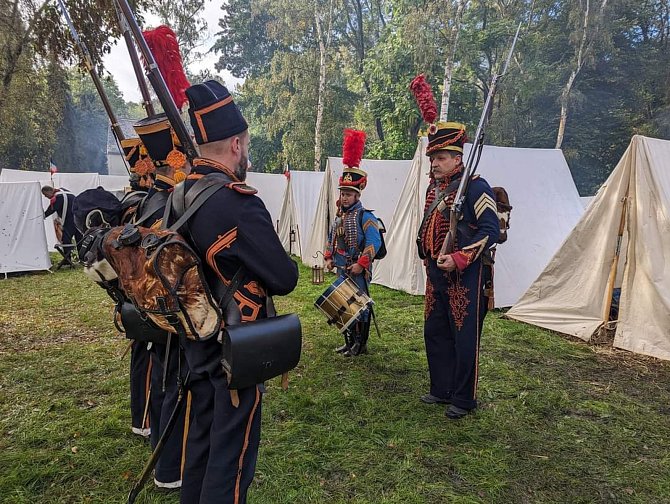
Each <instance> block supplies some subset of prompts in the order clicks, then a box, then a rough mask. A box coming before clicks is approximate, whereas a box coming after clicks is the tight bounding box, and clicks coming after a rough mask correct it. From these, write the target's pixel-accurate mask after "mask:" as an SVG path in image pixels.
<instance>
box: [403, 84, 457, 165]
mask: <svg viewBox="0 0 670 504" xmlns="http://www.w3.org/2000/svg"><path fill="white" fill-rule="evenodd" d="M410 89H411V90H412V93H413V94H414V98H415V99H416V102H417V104H418V105H419V109H420V110H421V116H422V117H423V120H424V121H426V122H427V123H428V125H429V126H428V147H427V148H426V155H428V156H430V155H431V154H433V153H435V152H437V151H441V150H450V151H455V152H459V153H461V154H463V145H465V143H466V142H467V141H468V137H467V135H466V134H465V125H464V124H462V123H459V122H453V121H450V122H444V121H437V122H436V119H437V104H436V103H435V97H434V96H433V91H432V89H431V88H430V84H428V82H426V77H425V76H424V75H423V74H420V75H418V76H417V77H415V78H414V80H412V83H411V84H410Z"/></svg>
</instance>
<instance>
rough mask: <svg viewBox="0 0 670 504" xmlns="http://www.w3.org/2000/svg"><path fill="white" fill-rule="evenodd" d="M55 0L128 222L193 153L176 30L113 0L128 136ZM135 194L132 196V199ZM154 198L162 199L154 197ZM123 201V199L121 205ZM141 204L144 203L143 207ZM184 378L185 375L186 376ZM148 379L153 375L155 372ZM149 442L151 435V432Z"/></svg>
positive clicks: (142, 349) (181, 172) (174, 179)
mask: <svg viewBox="0 0 670 504" xmlns="http://www.w3.org/2000/svg"><path fill="white" fill-rule="evenodd" d="M58 1H59V3H60V6H61V9H62V13H63V16H64V17H65V20H66V22H67V24H68V26H69V28H70V31H71V33H72V37H73V39H74V41H75V43H76V44H77V46H78V47H79V49H80V50H81V52H82V54H83V57H84V63H85V65H86V67H87V69H88V70H89V73H90V75H91V77H92V79H93V81H94V83H95V85H96V88H97V90H98V93H99V95H100V98H101V100H102V101H103V104H104V105H105V110H106V111H107V114H108V116H109V119H110V122H111V125H112V131H113V133H114V135H115V137H116V139H117V141H118V143H119V144H120V146H121V148H122V149H123V153H124V157H125V160H126V162H127V164H128V166H129V170H128V171H129V173H130V180H131V187H132V188H133V189H134V190H135V191H134V192H131V193H129V194H127V195H126V197H124V201H126V200H128V201H131V199H132V202H134V203H135V207H134V208H130V207H129V208H128V212H127V213H124V219H123V220H124V221H125V222H129V221H130V220H131V219H133V218H135V219H137V218H138V217H137V216H136V215H135V216H134V215H133V214H134V213H135V210H136V209H137V208H138V206H141V208H142V211H141V212H139V214H140V216H141V215H143V214H144V212H143V211H144V210H146V209H148V208H152V206H151V204H152V198H153V197H154V196H160V193H162V194H163V195H165V194H166V193H167V192H168V190H167V189H166V187H169V186H174V184H175V183H178V182H180V181H181V180H183V179H184V178H185V177H186V174H185V169H186V168H187V166H188V162H189V161H191V160H192V159H194V158H195V157H196V156H197V151H196V147H195V144H194V142H193V140H192V138H191V136H190V135H189V133H188V130H187V129H186V126H185V125H184V122H183V121H182V119H181V116H180V113H179V109H180V108H181V107H182V106H183V105H184V104H185V103H186V101H187V99H186V94H185V91H186V89H187V88H188V87H189V86H190V84H189V82H188V80H187V78H186V75H185V73H184V70H183V67H182V64H181V56H180V54H179V47H178V44H177V38H176V35H175V34H174V32H172V30H170V29H169V28H168V27H165V26H161V27H158V28H157V29H155V30H150V31H145V32H142V31H141V30H140V27H139V26H138V24H137V21H136V19H135V16H134V14H133V12H132V10H131V8H130V6H129V5H128V3H127V1H126V0H116V3H115V5H116V7H117V14H118V17H119V26H120V30H121V33H122V34H123V37H124V39H125V41H126V44H127V47H128V51H129V54H130V58H131V62H132V64H133V69H134V70H135V74H136V77H137V81H138V85H139V88H140V91H141V93H142V98H143V105H144V107H145V109H146V112H147V117H146V118H145V119H142V120H141V121H139V122H138V123H136V124H134V126H133V127H134V129H135V132H136V133H137V135H138V137H135V138H126V137H125V135H124V133H123V131H122V130H121V128H120V126H119V123H118V121H117V119H116V116H115V115H114V112H113V110H112V108H111V106H110V104H109V100H108V99H107V97H106V95H105V92H104V89H103V87H102V84H101V82H100V79H99V77H98V75H97V73H96V72H95V70H94V67H93V64H92V61H91V57H90V54H89V52H88V50H87V48H86V46H85V45H84V44H83V42H82V41H81V40H80V39H79V36H78V34H77V32H76V30H75V28H74V26H73V24H72V22H71V20H70V17H69V15H68V12H67V9H66V7H65V5H64V3H63V0H58ZM137 50H139V54H140V55H141V57H142V60H143V62H144V73H143V70H142V63H141V61H140V58H139V55H138V52H137ZM145 77H146V78H147V79H148V81H149V82H150V83H151V85H152V87H153V88H154V91H155V93H156V95H157V97H158V99H159V101H160V103H161V105H162V108H163V110H164V111H165V112H164V113H161V114H157V113H156V111H155V110H154V108H153V105H152V103H151V96H150V94H149V90H148V87H147V84H146V81H145ZM166 82H167V84H166ZM154 181H155V182H156V185H155V186H154V187H153V189H152V190H151V191H150V192H149V193H148V194H147V193H144V192H141V190H142V189H149V188H150V187H151V185H152V184H153V183H154ZM134 196H135V198H134V199H133V197H134ZM156 199H157V200H160V198H158V197H157V198H156ZM124 201H122V207H123V203H124ZM145 206H146V208H144V207H145ZM147 212H148V210H147ZM134 222H137V221H134ZM138 342H139V341H136V342H134V343H133V354H134V356H131V361H132V362H140V361H142V362H144V361H146V362H148V346H147V345H146V344H144V345H135V343H138ZM166 347H167V348H166V351H165V361H164V362H165V372H167V362H168V352H169V348H170V340H169V338H168V342H167V344H166ZM135 367H137V368H139V367H140V366H134V365H133V364H132V363H131V389H133V383H143V382H145V381H146V374H145V375H144V377H145V379H142V377H140V376H136V374H137V373H135V372H134V370H135ZM144 369H145V370H146V369H147V366H144ZM145 373H146V372H145ZM187 380H188V378H186V381H187ZM151 381H153V377H152V378H151ZM165 383H166V374H165V373H164V374H163V390H164V391H165ZM176 386H177V387H178V389H179V396H178V399H177V403H176V404H175V405H174V408H175V409H174V412H173V414H172V415H171V416H170V418H169V420H168V421H167V424H166V425H165V426H163V425H162V421H161V431H162V433H161V435H160V439H159V440H158V441H157V443H156V446H155V449H154V452H153V454H152V456H151V458H150V459H149V461H148V462H147V465H146V467H145V469H144V470H143V472H142V474H141V475H140V476H139V478H138V480H137V482H136V483H135V485H134V486H133V488H132V490H131V493H130V495H129V497H128V502H129V503H132V502H133V501H134V500H135V498H136V496H137V495H138V493H139V492H140V490H141V489H142V487H143V485H144V483H145V482H146V481H147V479H148V478H149V477H150V475H151V471H152V469H153V467H154V465H155V464H156V461H157V460H158V457H159V455H160V453H161V451H162V448H163V446H164V442H163V441H164V439H165V440H166V439H168V437H169V436H170V432H171V431H172V429H173V427H174V426H175V424H176V422H177V419H178V417H179V415H178V411H179V408H180V407H181V405H182V404H183V397H184V394H183V388H182V386H181V382H180V380H177V384H176ZM131 395H132V394H131ZM150 395H151V392H150V390H149V392H146V393H145V397H144V401H145V404H147V405H148V403H149V401H150ZM152 405H153V403H152ZM152 407H153V406H152ZM136 409H137V408H133V401H132V400H131V410H136ZM143 410H144V415H141V413H140V415H139V416H140V417H142V418H141V428H139V431H138V430H137V429H136V428H135V425H133V432H137V433H141V434H143V435H144V431H145V430H146V429H145V427H146V424H145V423H146V418H147V411H148V409H147V407H146V406H145V407H144V408H143ZM134 423H135V422H134ZM152 423H153V422H152ZM153 444H154V439H153V436H152V445H153ZM156 474H157V473H156ZM156 484H157V485H158V484H159V482H158V480H156ZM166 484H169V485H172V484H176V481H167V482H166Z"/></svg>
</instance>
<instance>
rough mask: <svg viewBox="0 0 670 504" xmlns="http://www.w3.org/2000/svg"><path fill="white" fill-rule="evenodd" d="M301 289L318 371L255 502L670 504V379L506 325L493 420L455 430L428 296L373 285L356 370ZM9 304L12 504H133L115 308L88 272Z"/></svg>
mask: <svg viewBox="0 0 670 504" xmlns="http://www.w3.org/2000/svg"><path fill="white" fill-rule="evenodd" d="M301 274H302V278H301V281H300V285H299V287H298V288H297V289H296V291H295V292H294V293H293V294H291V295H290V296H288V297H286V298H282V299H278V300H277V305H278V309H279V311H281V312H287V311H295V312H298V313H299V314H300V316H301V320H302V323H303V331H304V345H303V357H302V360H301V363H300V365H299V367H298V368H297V369H296V370H295V371H294V372H293V373H291V376H290V388H289V390H288V391H287V392H283V391H282V390H281V388H280V387H279V384H278V383H277V381H276V380H274V381H272V382H271V383H270V384H269V387H268V390H269V393H268V394H267V395H266V397H265V400H264V402H263V435H262V443H261V452H260V457H259V463H258V467H257V472H256V479H255V481H254V483H253V486H252V488H251V492H250V497H249V502H250V503H251V504H266V503H270V504H274V503H287V504H288V503H344V502H352V503H366V502H371V503H373V502H374V503H448V502H449V503H450V502H454V503H474V502H501V503H507V502H519V503H536V502H546V503H554V502H566V503H578V502H583V503H587V502H589V503H590V502H616V503H623V502H636V503H652V502H653V503H657V502H670V455H669V453H670V452H669V451H668V449H667V446H668V444H669V443H670V373H669V371H670V368H669V366H668V364H666V363H663V362H659V361H655V360H652V359H648V358H643V357H637V356H633V355H631V354H628V353H625V352H618V351H612V350H609V349H604V348H602V347H589V346H587V345H585V344H584V343H581V342H575V341H571V340H569V339H566V338H563V337H561V336H558V335H556V334H552V333H549V332H547V331H543V330H541V329H537V328H534V327H531V326H526V325H523V324H519V323H516V322H512V321H508V320H505V319H503V318H501V314H500V313H499V312H495V313H492V314H490V315H489V316H488V318H487V321H486V325H485V329H484V337H483V340H482V353H481V369H480V376H481V378H480V387H479V390H480V393H479V396H480V400H481V403H482V404H481V407H480V409H479V410H478V411H477V412H476V414H474V415H472V416H469V417H467V418H465V419H463V420H461V421H458V422H453V421H449V420H447V419H446V418H445V417H444V409H443V408H442V407H438V406H432V407H431V406H425V405H422V404H421V403H419V401H418V396H419V395H420V394H422V393H423V392H425V391H426V390H427V387H428V376H427V369H426V357H425V351H424V346H423V336H422V323H423V300H422V298H420V297H413V296H409V295H405V294H402V293H398V292H394V291H391V290H389V289H385V288H383V287H379V286H372V295H373V297H374V298H375V300H376V303H377V305H376V306H377V308H376V311H377V314H378V319H379V323H380V328H381V331H382V337H381V338H378V337H377V336H376V334H374V332H373V334H372V336H371V341H370V350H371V354H370V355H366V356H361V357H359V358H356V359H345V358H343V357H340V356H338V355H336V354H334V353H333V351H332V349H333V348H334V347H335V346H337V345H339V344H340V341H341V338H340V336H339V333H337V331H336V330H335V329H333V328H331V327H329V326H327V324H326V323H325V321H324V318H323V317H322V315H321V314H320V313H318V312H317V311H316V309H315V308H314V307H313V302H314V300H315V299H316V298H317V297H318V296H319V294H321V293H322V292H323V290H324V289H325V286H324V285H321V286H313V285H311V284H310V272H309V270H307V269H304V268H303V269H302V270H301ZM330 279H331V280H332V277H330ZM0 306H1V307H2V308H1V311H0V501H2V502H11V503H36V502H37V503H78V502H100V503H103V502H104V503H108V502H124V501H125V496H126V495H127V492H128V490H129V489H130V486H131V484H132V482H133V480H134V478H135V477H136V476H137V474H138V473H139V472H140V471H141V469H142V466H143V464H144V462H145V461H146V459H147V458H148V455H149V447H148V443H147V442H145V441H143V440H142V439H139V438H137V437H136V436H133V435H131V434H130V429H129V427H130V415H129V393H128V378H127V376H128V358H127V357H126V358H125V359H124V360H121V359H120V356H121V354H122V353H123V351H124V349H125V347H126V345H127V340H125V339H124V338H122V337H121V336H119V335H118V334H116V332H115V330H114V329H113V327H112V324H111V318H110V317H111V309H112V305H111V301H109V300H108V299H107V296H106V294H105V293H104V292H103V291H102V290H101V289H99V288H98V287H97V286H95V285H94V284H92V283H91V282H89V281H88V280H87V279H86V278H84V276H83V274H82V272H81V270H80V269H79V270H76V271H61V272H58V273H56V274H35V275H23V276H16V277H12V278H10V279H8V280H0ZM177 501H178V498H177V496H176V495H175V494H164V493H160V492H158V491H156V490H154V489H153V488H147V489H146V490H145V491H144V492H143V493H142V495H141V496H140V498H139V499H138V502H141V503H157V502H168V503H174V502H177Z"/></svg>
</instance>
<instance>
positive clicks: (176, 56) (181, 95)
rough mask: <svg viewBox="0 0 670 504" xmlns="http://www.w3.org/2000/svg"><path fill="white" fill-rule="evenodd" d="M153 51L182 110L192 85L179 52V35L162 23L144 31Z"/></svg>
mask: <svg viewBox="0 0 670 504" xmlns="http://www.w3.org/2000/svg"><path fill="white" fill-rule="evenodd" d="M143 34H144V38H145V40H146V41H147V45H148V46H149V49H151V53H152V54H153V55H154V59H155V60H156V64H157V65H158V69H159V70H160V72H161V75H162V76H163V80H165V84H166V85H167V88H168V89H169V90H170V94H171V95H172V99H173V100H174V103H175V105H177V108H178V109H179V110H181V108H182V106H183V105H184V103H186V101H187V98H186V89H187V88H188V87H189V86H190V85H191V84H190V83H189V82H188V79H187V78H186V74H185V73H184V66H183V64H182V61H181V53H180V52H179V42H177V36H176V35H175V33H174V32H173V31H172V30H171V29H170V27H168V26H165V25H162V26H159V27H158V28H156V29H154V30H147V31H145V32H143Z"/></svg>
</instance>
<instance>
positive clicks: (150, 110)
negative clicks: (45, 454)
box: [114, 1, 156, 117]
mask: <svg viewBox="0 0 670 504" xmlns="http://www.w3.org/2000/svg"><path fill="white" fill-rule="evenodd" d="M114 8H115V9H116V15H117V17H118V18H119V28H120V30H121V33H122V34H123V39H124V40H125V41H126V47H127V48H128V54H129V55H130V61H131V63H132V64H133V71H134V72H135V77H136V78H137V85H138V86H139V88H140V93H141V94H142V106H143V107H144V109H145V110H146V111H147V116H148V117H151V116H154V115H156V111H155V110H154V105H153V103H151V95H150V94H149V87H148V86H147V81H146V80H144V73H143V71H142V64H141V63H140V58H139V56H138V55H137V49H136V48H135V43H134V42H133V36H132V34H131V33H130V26H128V21H127V20H126V18H125V17H124V15H123V14H122V13H121V7H120V6H119V3H118V1H115V2H114Z"/></svg>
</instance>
